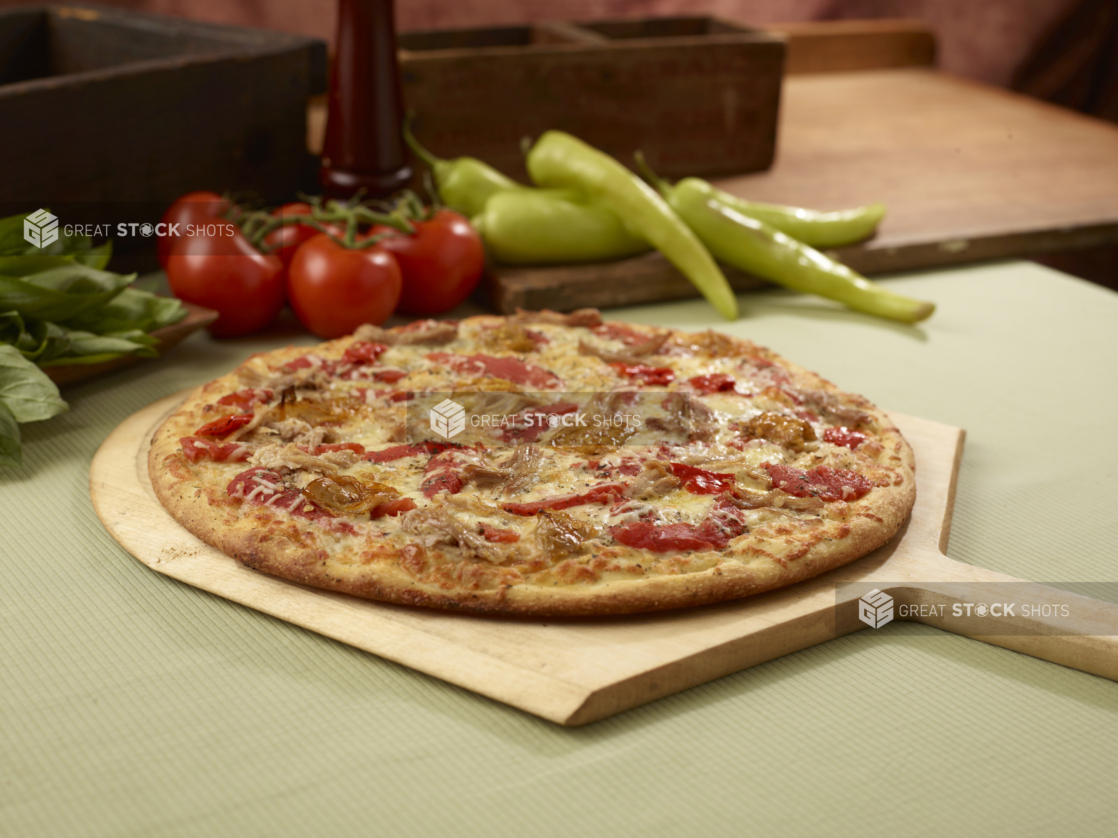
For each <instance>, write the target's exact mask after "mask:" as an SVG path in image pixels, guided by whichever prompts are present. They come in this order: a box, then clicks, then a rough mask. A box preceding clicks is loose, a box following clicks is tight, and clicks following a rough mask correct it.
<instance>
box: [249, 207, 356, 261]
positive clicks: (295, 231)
mask: <svg viewBox="0 0 1118 838" xmlns="http://www.w3.org/2000/svg"><path fill="white" fill-rule="evenodd" d="M312 212H314V207H312V206H311V205H310V204H303V203H294V204H284V205H283V206H282V207H279V208H277V209H275V210H273V211H272V215H273V216H274V217H275V218H283V217H285V216H291V215H310V214H311V213H312ZM322 226H323V227H325V228H326V229H327V230H330V231H331V232H332V233H334V235H336V236H341V235H342V234H343V233H344V232H345V229H344V228H343V227H340V226H338V225H337V224H323V225H322ZM318 234H319V231H318V230H317V229H315V228H314V227H312V226H311V225H309V224H285V225H284V226H282V227H279V228H277V229H275V230H273V231H272V232H270V233H269V234H268V235H266V236H265V237H264V244H266V245H267V246H268V247H277V248H278V249H276V250H273V251H272V253H273V255H275V256H278V257H279V258H280V261H281V262H283V264H284V267H287V266H288V265H290V264H291V260H292V259H294V258H295V251H296V250H298V249H299V245H301V244H302V243H303V242H305V241H310V240H311V239H313V238H314V237H315V236H317V235H318Z"/></svg>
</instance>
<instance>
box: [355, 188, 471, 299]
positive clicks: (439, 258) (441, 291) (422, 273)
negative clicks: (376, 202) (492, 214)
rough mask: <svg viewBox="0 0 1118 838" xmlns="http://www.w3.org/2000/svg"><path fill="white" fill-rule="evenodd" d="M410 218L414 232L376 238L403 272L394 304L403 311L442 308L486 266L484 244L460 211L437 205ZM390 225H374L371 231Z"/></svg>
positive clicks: (465, 293)
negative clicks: (424, 215)
mask: <svg viewBox="0 0 1118 838" xmlns="http://www.w3.org/2000/svg"><path fill="white" fill-rule="evenodd" d="M414 224H415V233H414V234H413V235H410V236H406V235H403V234H400V235H398V236H388V237H387V238H385V239H384V240H383V241H382V242H381V247H383V248H384V249H385V250H387V251H388V252H389V253H391V254H392V255H393V256H395V257H396V261H397V262H399V263H400V272H401V273H402V274H403V276H404V285H403V289H402V290H401V293H400V305H399V307H398V308H399V310H400V311H403V312H406V313H408V314H421V315H424V316H429V315H432V314H443V313H444V312H447V311H450V310H451V309H452V308H455V307H456V306H458V305H460V304H461V303H462V302H463V301H464V300H465V299H466V298H467V297H468V296H470V294H471V292H472V291H473V290H474V288H476V287H477V284H478V281H479V280H480V279H481V274H482V271H483V270H484V269H485V247H484V246H483V245H482V242H481V236H479V235H478V234H477V231H476V230H474V228H473V227H471V226H470V222H469V221H467V220H466V218H465V216H462V215H459V214H458V213H456V212H452V211H451V210H447V209H443V210H439V211H438V212H436V213H435V215H434V217H433V218H432V219H431V220H430V221H416V222H414ZM389 229H390V228H387V227H374V228H373V230H372V233H373V234H376V233H382V232H385V231H387V230H389Z"/></svg>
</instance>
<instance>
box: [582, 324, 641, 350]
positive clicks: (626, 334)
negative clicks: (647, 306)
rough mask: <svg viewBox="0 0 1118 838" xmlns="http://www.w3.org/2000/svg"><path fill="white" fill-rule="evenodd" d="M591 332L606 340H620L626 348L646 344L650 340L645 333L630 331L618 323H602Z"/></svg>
mask: <svg viewBox="0 0 1118 838" xmlns="http://www.w3.org/2000/svg"><path fill="white" fill-rule="evenodd" d="M590 331H592V332H593V333H594V334H596V335H597V336H598V337H600V338H605V339H606V340H619V341H621V342H622V343H623V344H625V345H626V346H636V345H637V344H638V343H644V342H645V341H647V340H648V335H646V334H645V333H644V332H638V331H637V330H636V329H630V328H628V327H627V326H621V325H619V324H617V323H602V324H601V325H600V326H595V327H594V328H593V329H591V330H590Z"/></svg>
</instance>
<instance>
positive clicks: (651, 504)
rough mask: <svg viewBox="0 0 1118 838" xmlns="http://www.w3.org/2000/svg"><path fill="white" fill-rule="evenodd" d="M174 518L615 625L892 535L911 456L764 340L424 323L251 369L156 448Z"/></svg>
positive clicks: (189, 402) (792, 576)
mask: <svg viewBox="0 0 1118 838" xmlns="http://www.w3.org/2000/svg"><path fill="white" fill-rule="evenodd" d="M148 465H149V473H150V477H151V481H152V485H153V487H154V489H155V492H156V495H157V496H158V498H159V500H160V502H161V503H162V504H163V506H164V507H165V508H166V509H167V511H168V512H169V513H170V514H171V515H172V516H173V517H174V518H175V519H176V520H177V521H178V522H179V523H181V524H182V526H184V527H185V528H186V529H187V530H189V531H190V532H191V533H193V534H194V535H195V536H197V537H198V538H200V539H201V540H202V541H204V542H206V543H207V544H210V545H212V546H213V547H215V548H217V549H218V550H221V551H223V552H224V553H226V554H227V555H229V556H231V557H232V558H234V559H236V560H237V561H238V562H241V563H242V564H244V565H246V566H248V567H249V568H253V569H255V570H257V571H261V572H263V573H266V574H271V575H273V576H278V577H281V578H283V579H286V580H290V581H291V582H296V583H300V584H303V585H309V586H314V587H316V588H325V589H328V590H332V591H342V592H345V593H347V594H352V595H355V596H358V597H365V598H368V599H373V600H381V601H385V602H392V603H400V604H406V605H412V606H425V607H431V608H438V609H447V610H457V611H463V612H474V613H481V614H509V615H522V616H564V615H572V616H573V615H605V614H620V613H633V612H642V611H654V610H660V609H670V608H679V607H684V606H694V605H701V604H706V603H713V602H719V601H723V600H728V599H734V598H739V597H745V596H749V595H751V594H756V593H760V592H763V591H769V590H772V589H775V588H779V587H782V586H785V585H790V584H793V583H796V582H799V581H801V580H804V579H808V578H810V577H813V576H816V575H818V574H820V573H823V572H825V571H827V570H830V569H832V568H835V567H838V566H841V565H843V564H846V563H848V562H851V561H853V560H855V559H857V558H859V557H861V556H863V555H865V554H866V553H868V552H870V551H872V550H874V549H875V548H877V547H879V546H881V545H882V544H885V543H886V542H887V541H889V540H890V539H891V538H892V537H893V536H894V535H895V534H896V533H897V531H898V529H899V528H900V527H901V525H902V523H903V522H904V520H905V518H906V516H907V515H908V513H909V512H910V510H911V508H912V505H913V503H914V501H915V495H916V489H915V478H914V468H915V463H914V460H913V454H912V450H911V448H910V447H909V445H908V444H907V443H906V441H905V440H904V438H903V437H902V435H901V433H900V432H899V431H898V429H897V428H896V427H895V426H894V425H893V423H892V422H891V421H890V420H889V418H888V416H887V415H886V414H885V413H884V412H883V411H881V410H879V409H878V408H876V407H874V406H873V405H872V404H871V403H870V402H869V401H867V400H866V399H864V398H862V397H861V396H857V395H852V394H849V393H845V392H842V391H840V390H839V389H838V388H836V387H835V386H834V385H832V384H830V383H829V382H827V381H825V380H823V379H822V378H820V377H819V376H818V375H816V374H814V373H812V372H809V371H807V370H805V369H803V368H802V367H800V366H797V365H796V364H794V363H792V362H790V361H787V360H785V359H784V358H782V357H780V356H779V355H777V354H775V353H773V352H771V351H770V350H768V349H765V348H763V347H760V346H757V345H755V344H753V343H751V342H749V341H746V340H740V339H736V338H733V337H729V336H727V335H725V334H721V333H719V332H715V331H707V332H698V333H688V332H682V331H676V330H671V329H662V328H653V327H650V326H643V325H633V324H627V323H621V322H610V321H603V320H602V318H601V316H600V315H599V313H598V312H597V311H595V310H589V309H588V310H580V311H576V312H574V313H571V314H558V313H555V312H548V311H544V312H520V313H518V314H516V315H514V316H510V317H498V316H479V317H470V318H468V319H465V320H461V321H432V320H427V321H419V322H415V323H412V324H409V325H407V326H402V327H396V328H392V329H383V328H379V327H375V326H363V327H361V328H359V329H358V330H357V331H356V332H355V333H354V334H353V335H351V336H348V337H344V338H341V339H338V340H334V341H330V342H327V343H323V344H320V345H318V346H315V347H311V348H308V347H294V346H293V347H287V348H284V349H280V350H277V351H274V352H270V353H265V354H260V355H256V356H253V357H251V358H249V359H248V360H247V361H246V362H245V363H244V364H242V365H241V366H240V367H238V368H237V369H235V370H234V371H232V372H231V373H229V374H228V375H225V376H223V377H221V378H218V379H216V380H215V381H211V382H210V383H208V384H206V385H205V386H203V387H201V388H199V389H198V390H196V391H195V392H194V393H192V394H191V395H190V396H188V397H187V399H186V400H185V402H183V404H182V405H181V406H180V407H179V408H178V409H176V410H175V411H174V412H173V413H172V415H170V417H169V418H167V419H166V421H164V422H163V424H162V425H161V426H160V427H159V428H158V429H157V430H156V432H155V435H154V437H153V440H152V445H151V451H150V456H149V460H148Z"/></svg>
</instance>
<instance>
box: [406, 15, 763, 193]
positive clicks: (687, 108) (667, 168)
mask: <svg viewBox="0 0 1118 838" xmlns="http://www.w3.org/2000/svg"><path fill="white" fill-rule="evenodd" d="M400 48H401V53H400V62H401V70H402V74H403V81H404V99H405V102H406V104H407V107H408V108H409V109H411V110H413V111H415V113H416V116H417V119H416V133H417V134H418V136H419V137H420V139H421V141H422V142H423V143H424V144H425V145H426V146H428V147H429V148H430V149H431V150H432V151H433V152H434V153H436V154H438V155H439V156H442V157H456V156H459V155H472V156H474V157H480V158H481V159H483V160H485V161H486V162H488V163H490V164H492V165H494V166H496V167H497V168H499V169H501V170H502V171H504V172H506V173H508V174H509V175H512V176H513V177H518V178H524V177H526V173H525V171H524V165H523V153H522V150H521V140H522V138H524V137H537V136H539V135H540V134H542V133H543V132H544V131H546V130H548V129H550V128H558V129H561V130H564V131H568V132H570V133H572V134H574V135H575V136H578V137H581V138H582V139H584V140H586V141H587V142H589V143H591V144H592V145H594V146H596V147H598V148H601V149H602V150H603V151H606V152H608V153H610V154H612V155H614V156H615V157H617V158H618V159H619V160H622V161H624V162H628V161H630V160H631V159H632V155H633V152H634V151H636V150H637V149H642V150H643V151H644V153H645V156H646V157H647V158H648V161H649V163H650V164H651V165H652V166H653V168H655V169H656V170H657V171H659V172H661V173H662V174H664V175H666V176H670V177H674V176H682V175H689V174H690V175H716V174H726V173H732V172H737V173H740V172H754V171H760V170H763V169H767V168H768V167H769V166H770V165H771V164H772V161H773V154H774V151H775V147H776V129H777V110H778V106H779V101H780V84H781V76H782V73H783V66H784V42H783V41H782V40H781V39H780V37H779V36H774V35H772V34H770V33H765V32H760V31H757V30H753V29H750V28H748V27H745V26H740V25H738V24H733V23H728V22H724V21H720V20H717V19H715V18H710V17H673V18H657V19H642V20H626V21H602V22H595V23H585V24H571V23H544V24H537V25H534V26H524V27H504V28H494V29H463V30H444V31H437V32H412V33H404V34H402V35H401V36H400Z"/></svg>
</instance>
